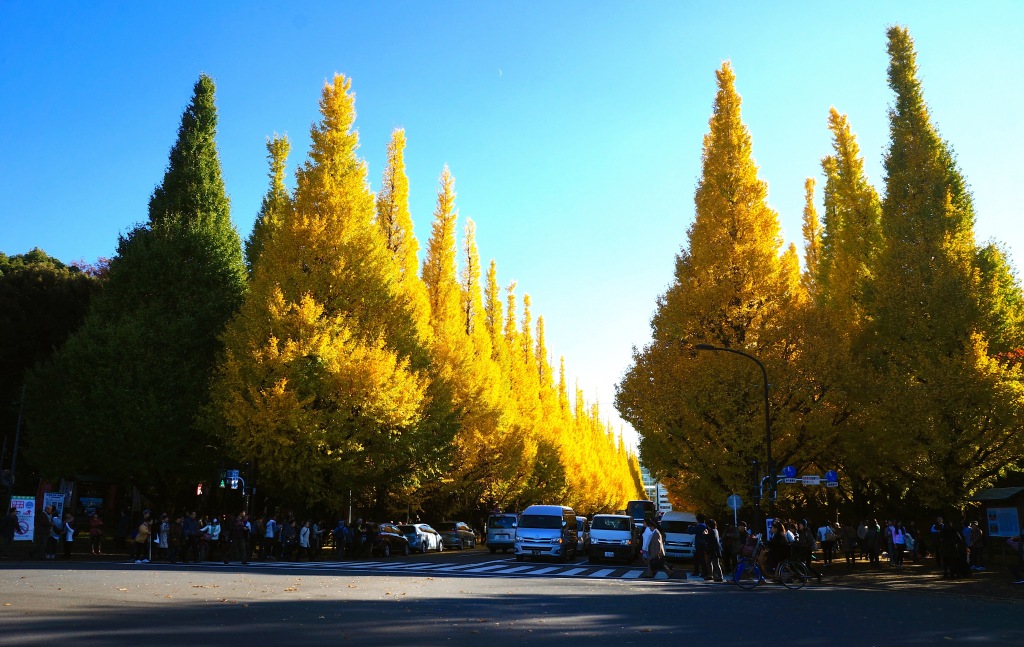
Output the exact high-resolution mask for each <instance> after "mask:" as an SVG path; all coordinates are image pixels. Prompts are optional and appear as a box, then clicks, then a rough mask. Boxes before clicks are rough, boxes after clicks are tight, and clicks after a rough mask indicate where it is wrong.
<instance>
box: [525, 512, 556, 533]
mask: <svg viewBox="0 0 1024 647" xmlns="http://www.w3.org/2000/svg"><path fill="white" fill-rule="evenodd" d="M519 527H520V528H544V529H547V530H558V529H560V528H561V527H562V518H561V517H556V516H554V515H550V514H524V515H523V516H521V517H519Z"/></svg>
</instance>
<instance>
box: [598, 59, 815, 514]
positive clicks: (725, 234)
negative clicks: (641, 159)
mask: <svg viewBox="0 0 1024 647" xmlns="http://www.w3.org/2000/svg"><path fill="white" fill-rule="evenodd" d="M716 74H717V78H718V92H717V94H716V96H715V101H714V109H713V113H712V116H711V120H710V130H709V132H708V134H707V135H705V137H704V152H703V165H702V174H701V178H700V180H699V182H698V185H697V191H696V195H695V198H694V201H695V204H696V219H695V220H694V222H693V224H692V225H691V227H690V229H689V231H688V232H687V233H688V239H689V245H688V248H684V249H683V250H682V251H681V252H680V254H679V255H678V256H677V259H676V271H675V280H674V281H673V283H672V285H671V286H670V287H669V289H668V292H667V293H666V294H665V295H664V296H662V297H661V298H659V300H658V305H657V310H656V311H655V314H654V316H653V318H652V321H651V328H652V335H653V341H652V343H651V344H649V345H648V346H647V347H645V348H644V349H643V350H636V349H634V354H633V364H632V366H630V368H629V369H628V371H627V373H626V375H625V377H624V379H623V381H622V382H621V383H620V384H619V385H618V389H617V393H616V398H615V402H616V407H617V408H618V410H619V413H620V414H621V415H622V417H623V418H624V419H625V420H627V421H628V422H630V423H631V424H632V425H633V427H634V428H635V429H636V430H637V431H638V432H639V433H640V434H641V436H642V438H641V441H640V450H641V453H642V456H643V462H644V464H645V465H647V466H648V467H649V468H651V469H652V471H653V472H654V473H655V474H658V475H660V476H668V477H670V478H672V477H674V478H677V479H678V481H677V482H678V483H680V485H681V487H682V488H684V491H685V496H687V497H688V498H690V499H691V500H693V501H696V502H707V503H708V504H711V502H718V501H721V500H724V496H725V495H727V494H728V493H729V492H730V491H735V490H736V489H738V488H741V487H743V485H744V484H746V483H748V482H749V474H750V468H749V465H750V461H751V460H752V459H754V458H763V456H764V452H763V439H764V437H765V430H764V409H763V406H764V404H763V403H764V400H763V398H764V393H763V391H762V390H761V382H762V380H761V379H760V375H759V371H758V369H757V367H756V366H754V364H753V363H751V362H747V361H743V360H741V359H740V358H735V357H733V356H731V355H729V356H725V355H726V354H724V353H723V354H721V355H718V356H701V357H699V358H698V357H697V356H696V355H694V354H693V352H692V351H686V350H684V349H683V348H682V346H681V343H680V342H681V341H684V340H685V342H687V343H689V344H696V343H701V342H703V343H710V344H713V345H716V346H725V347H729V348H735V349H738V350H743V351H744V352H747V353H750V354H751V355H754V356H758V357H760V359H761V360H762V361H763V362H765V364H767V365H768V366H769V370H770V371H772V374H773V383H775V384H777V385H779V386H777V387H776V389H777V391H779V392H780V393H781V394H783V395H780V396H778V397H777V398H775V399H776V401H777V402H778V401H779V400H781V399H784V398H783V396H784V395H786V390H785V388H784V387H782V385H783V384H784V383H785V382H784V380H781V379H779V378H780V377H781V375H780V372H781V365H780V362H778V359H779V358H780V357H783V356H784V355H783V353H784V352H786V351H787V349H788V348H789V347H790V345H791V344H792V343H793V340H791V339H789V340H787V339H785V332H784V328H785V323H786V321H785V317H786V311H787V309H788V308H789V306H790V305H791V303H792V301H793V299H794V298H796V297H797V294H795V292H796V291H798V290H799V274H798V267H796V266H795V265H794V260H795V252H794V251H793V250H790V251H788V252H787V253H786V256H785V258H783V257H782V254H781V246H782V236H781V231H780V227H779V222H778V215H777V214H776V213H775V212H774V211H773V210H772V209H771V208H770V207H769V206H768V204H767V185H766V184H765V183H764V182H763V181H761V180H760V179H758V177H757V166H756V165H755V164H754V161H753V157H752V153H751V137H750V133H749V132H748V130H747V128H746V126H745V125H744V124H743V122H742V120H741V117H740V103H741V102H740V96H739V94H737V92H736V89H735V75H734V74H733V71H732V67H731V66H730V65H729V64H728V63H725V64H724V65H723V66H722V68H721V69H720V70H718V72H717V73H716ZM783 342H784V343H783ZM738 362H739V363H738ZM778 411H779V410H778V406H776V407H774V408H773V412H774V413H773V417H774V419H775V429H776V430H777V436H776V441H777V446H776V457H781V456H786V454H783V453H782V452H780V451H778V450H779V449H787V450H788V451H793V449H792V448H793V447H795V446H796V445H797V444H798V443H796V442H793V443H784V442H781V441H784V440H786V433H785V431H786V430H787V427H788V425H785V424H781V421H780V419H779V413H778ZM780 455H781V456H780Z"/></svg>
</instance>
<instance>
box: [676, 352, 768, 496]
mask: <svg viewBox="0 0 1024 647" xmlns="http://www.w3.org/2000/svg"><path fill="white" fill-rule="evenodd" d="M694 348H696V349H697V350H706V351H712V352H725V353H733V354H735V355H742V356H743V357H746V358H747V359H750V360H753V361H754V362H756V363H757V365H758V366H760V367H761V377H763V378H764V453H765V458H766V460H767V463H766V466H767V469H768V479H769V481H772V480H774V479H775V470H774V469H773V464H772V421H771V418H770V417H769V415H768V371H767V370H765V367H764V364H762V363H761V360H759V359H757V358H756V357H754V356H753V355H748V354H747V353H744V352H743V351H741V350H736V349H735V348H725V347H723V346H712V345H711V344H697V345H696V346H694ZM768 491H769V493H773V492H775V483H772V482H769V490H768ZM773 506H774V502H773V501H772V499H771V495H770V494H769V498H768V509H769V511H772V509H773Z"/></svg>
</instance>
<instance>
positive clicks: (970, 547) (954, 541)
mask: <svg viewBox="0 0 1024 647" xmlns="http://www.w3.org/2000/svg"><path fill="white" fill-rule="evenodd" d="M696 519H697V522H696V523H695V524H694V525H693V526H692V528H691V529H692V533H693V536H694V543H693V546H694V557H693V571H692V573H690V574H689V579H696V580H711V581H714V582H723V581H725V580H727V579H728V578H727V577H726V575H727V574H731V573H732V572H733V571H735V569H736V566H737V564H738V563H739V560H740V558H741V557H742V556H743V555H750V554H751V553H752V552H753V546H754V545H755V544H756V542H757V541H761V542H763V544H764V546H765V547H766V548H767V551H766V555H765V556H766V559H767V565H768V567H769V568H773V567H774V565H776V564H778V563H779V562H780V561H781V560H783V559H795V560H798V561H801V562H803V563H804V564H805V565H806V566H807V570H808V574H809V575H810V576H812V577H816V578H817V580H818V581H819V582H820V581H821V579H822V576H823V575H822V572H821V571H819V570H818V569H817V568H816V567H815V562H820V564H821V565H823V566H824V567H825V568H828V567H831V566H832V565H833V563H835V562H836V560H845V563H846V564H847V565H851V566H854V565H856V564H858V563H859V562H866V563H867V564H868V565H869V566H872V567H877V568H881V567H882V566H883V564H884V565H886V566H888V567H889V568H892V569H893V570H896V571H901V570H903V567H904V564H905V562H906V561H907V560H909V561H911V562H913V563H918V562H921V561H923V560H924V559H925V558H927V557H932V558H934V559H935V564H936V565H937V566H938V567H939V568H941V569H942V577H943V579H958V578H962V577H968V576H970V574H971V573H972V572H977V571H984V570H985V568H986V566H985V563H984V562H985V552H986V550H985V549H986V537H985V533H984V531H983V530H982V527H981V524H979V523H978V522H977V521H964V522H963V523H962V524H952V523H946V522H945V521H944V520H943V518H942V517H939V518H937V519H936V522H935V524H933V525H932V526H931V528H930V529H929V530H928V531H927V532H921V531H920V530H919V529H918V527H917V525H916V524H915V523H913V522H911V523H910V524H909V525H905V524H904V523H903V522H902V521H900V520H898V519H894V520H887V521H885V522H884V523H879V521H878V520H876V519H866V520H864V521H862V522H861V523H859V524H848V525H842V524H840V523H839V522H829V521H823V522H822V523H821V524H812V523H810V522H809V521H808V520H807V519H801V520H799V521H794V520H782V519H773V520H772V521H771V524H770V526H769V528H768V530H767V534H766V535H761V536H757V535H756V532H755V531H753V530H752V529H750V528H748V526H747V524H746V523H744V522H742V521H741V522H739V523H737V524H736V525H735V526H733V525H732V524H728V525H727V526H726V527H725V529H724V530H723V531H721V532H720V531H719V528H718V523H717V522H716V521H715V520H714V519H707V518H706V517H705V516H704V515H701V514H698V515H697V516H696ZM1006 543H1007V545H1008V546H1009V547H1010V548H1011V549H1012V550H1013V553H1014V564H1013V565H1011V567H1010V570H1011V573H1012V574H1013V577H1014V579H1013V582H1014V584H1024V535H1017V536H1015V537H1011V538H1010V539H1009V540H1008V541H1007V542H1006ZM641 554H642V556H643V558H644V560H645V563H646V564H647V570H645V571H644V573H643V574H642V575H641V577H654V576H655V575H656V574H657V573H658V572H659V571H664V572H666V573H667V574H669V575H670V576H672V575H673V574H674V572H673V571H672V569H671V568H670V567H669V566H668V565H667V564H666V563H665V560H664V558H665V549H664V538H663V536H662V533H661V532H660V531H659V524H658V522H657V521H656V520H653V519H649V520H648V521H647V522H646V523H645V529H644V532H643V537H642V544H641Z"/></svg>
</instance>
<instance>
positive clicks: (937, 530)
mask: <svg viewBox="0 0 1024 647" xmlns="http://www.w3.org/2000/svg"><path fill="white" fill-rule="evenodd" d="M945 527H946V524H945V523H944V522H943V520H942V517H936V518H935V523H933V524H932V528H931V531H930V533H929V534H930V535H931V541H930V542H928V550H929V551H931V552H932V553H933V554H934V555H935V565H936V566H938V567H939V568H942V552H943V551H942V534H943V533H942V530H943V528H945Z"/></svg>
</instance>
